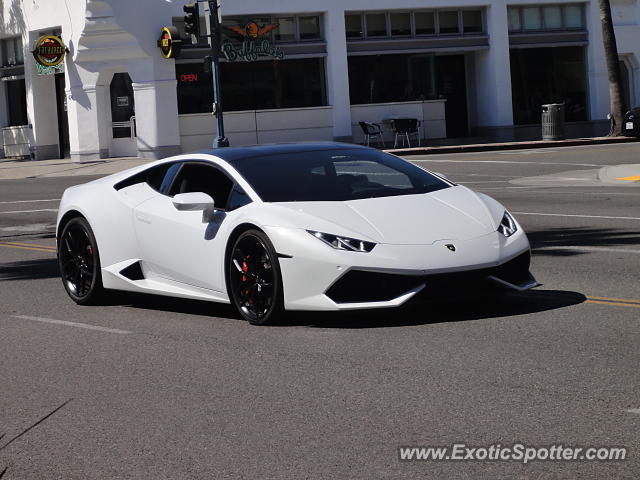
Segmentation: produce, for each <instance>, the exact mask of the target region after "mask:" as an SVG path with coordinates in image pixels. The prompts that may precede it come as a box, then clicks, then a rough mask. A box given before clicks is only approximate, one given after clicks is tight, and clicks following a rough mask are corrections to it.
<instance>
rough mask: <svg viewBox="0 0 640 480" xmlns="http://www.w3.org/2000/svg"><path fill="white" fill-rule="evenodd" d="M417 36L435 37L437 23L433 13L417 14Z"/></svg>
mask: <svg viewBox="0 0 640 480" xmlns="http://www.w3.org/2000/svg"><path fill="white" fill-rule="evenodd" d="M414 15H415V23H416V35H433V34H434V33H436V22H435V19H434V15H433V12H416V13H415V14H414Z"/></svg>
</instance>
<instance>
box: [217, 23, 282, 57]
mask: <svg viewBox="0 0 640 480" xmlns="http://www.w3.org/2000/svg"><path fill="white" fill-rule="evenodd" d="M227 28H228V29H229V30H231V31H232V32H234V33H236V34H237V35H239V36H240V37H241V38H242V39H243V41H242V44H241V45H237V44H233V43H231V42H230V41H226V42H224V43H223V44H222V54H223V55H224V57H225V58H226V59H227V61H229V62H237V61H245V62H253V61H255V60H257V59H258V57H261V56H262V57H273V58H275V59H277V60H282V59H283V58H284V51H282V49H281V48H280V47H277V46H275V45H273V44H272V43H271V42H270V41H269V40H267V39H261V38H262V37H264V36H265V35H267V34H268V33H269V32H271V31H272V30H275V29H276V28H278V25H269V24H267V25H263V26H260V25H258V24H257V23H256V22H249V23H247V24H245V25H244V26H242V27H241V26H237V25H234V26H231V27H227Z"/></svg>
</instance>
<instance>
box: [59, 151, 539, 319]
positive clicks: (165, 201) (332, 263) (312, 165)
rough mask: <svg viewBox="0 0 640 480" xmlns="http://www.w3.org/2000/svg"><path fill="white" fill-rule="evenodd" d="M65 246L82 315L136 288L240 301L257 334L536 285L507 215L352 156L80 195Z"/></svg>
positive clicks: (148, 169)
mask: <svg viewBox="0 0 640 480" xmlns="http://www.w3.org/2000/svg"><path fill="white" fill-rule="evenodd" d="M57 240H58V242H57V244H58V261H59V267H60V272H61V276H62V280H63V283H64V287H65V289H66V291H67V293H68V294H69V296H70V297H71V298H72V299H73V300H74V301H75V302H77V303H79V304H90V303H94V302H95V301H96V300H97V299H98V298H99V297H100V296H101V294H103V293H104V290H106V289H114V290H128V291H134V292H145V293H153V294H160V295H169V296H175V297H184V298H192V299H200V300H210V301H215V302H223V303H233V304H234V305H235V306H236V307H237V308H238V310H239V312H240V314H241V315H242V316H243V317H244V318H245V319H247V320H248V321H249V322H251V323H254V324H265V323H268V322H270V321H274V320H275V319H276V318H277V317H278V315H279V314H280V313H282V311H283V310H347V309H363V308H380V307H396V306H399V305H402V304H404V303H405V302H407V301H408V300H410V299H411V298H412V297H415V296H420V297H423V296H424V297H426V298H429V297H431V298H433V297H436V298H442V296H443V295H446V296H449V297H451V296H452V297H457V296H463V295H467V294H469V293H475V292H478V291H481V290H483V289H485V288H488V287H495V288H502V289H506V290H509V289H511V290H517V291H522V290H527V289H529V288H532V287H535V286H537V283H536V281H535V279H534V278H533V277H532V275H531V274H530V273H529V261H530V249H529V242H528V240H527V237H526V235H525V233H524V232H523V231H522V228H521V227H520V225H519V224H518V222H517V221H516V220H515V219H514V218H513V217H512V216H511V215H510V214H509V212H508V211H507V210H506V209H505V208H504V207H503V206H502V205H500V203H498V202H497V201H495V200H493V199H492V198H490V197H488V196H486V195H483V194H480V193H475V192H473V191H471V190H469V189H468V188H465V187H463V186H460V185H456V184H454V183H452V182H450V181H448V180H447V179H446V178H444V177H443V176H441V175H438V174H435V173H431V172H428V171H426V170H423V169H421V168H419V167H417V166H415V165H413V164H411V163H409V162H406V161H404V160H402V159H401V158H398V157H396V156H393V155H390V154H386V153H383V152H380V151H377V150H373V149H369V148H365V147H359V146H354V145H345V144H337V143H314V144H289V145H268V146H256V147H248V148H225V149H218V150H212V151H208V152H203V153H198V154H191V155H181V156H177V157H172V158H167V159H164V160H160V161H157V162H154V163H149V164H147V165H144V166H141V167H137V168H134V169H131V170H128V171H125V172H121V173H118V174H115V175H111V176H108V177H105V178H102V179H99V180H96V181H93V182H90V183H87V184H85V185H80V186H76V187H72V188H69V189H67V190H66V191H65V193H64V195H63V197H62V201H61V204H60V211H59V214H58V223H57Z"/></svg>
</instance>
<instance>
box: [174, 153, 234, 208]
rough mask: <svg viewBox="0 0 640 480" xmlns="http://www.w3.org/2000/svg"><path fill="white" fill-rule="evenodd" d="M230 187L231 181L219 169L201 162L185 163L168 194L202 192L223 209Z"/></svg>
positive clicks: (231, 185)
mask: <svg viewBox="0 0 640 480" xmlns="http://www.w3.org/2000/svg"><path fill="white" fill-rule="evenodd" d="M231 187H233V182H232V181H231V179H230V178H229V177H228V176H227V175H226V174H225V173H224V172H222V171H221V170H218V169H217V168H215V167H212V166H209V165H205V164H202V163H187V164H185V165H184V166H183V167H182V168H181V169H180V172H179V173H178V175H177V176H176V179H175V180H174V182H173V184H172V186H171V190H170V191H169V195H170V196H174V195H177V194H178V193H191V192H203V193H206V194H207V195H209V196H210V197H211V198H213V201H214V202H215V205H216V207H217V208H220V209H224V208H226V206H227V200H228V199H229V194H230V193H231Z"/></svg>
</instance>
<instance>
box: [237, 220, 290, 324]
mask: <svg viewBox="0 0 640 480" xmlns="http://www.w3.org/2000/svg"><path fill="white" fill-rule="evenodd" d="M228 262H229V264H228V290H229V298H230V299H231V301H232V302H233V304H234V305H235V307H236V308H237V309H238V312H239V313H240V315H242V317H243V318H244V319H245V320H247V321H248V322H249V323H251V324H252V325H267V324H273V323H275V322H276V321H278V320H279V319H280V318H281V317H282V315H283V313H284V307H283V305H284V300H283V299H284V295H283V288H282V274H281V272H280V263H279V262H278V255H277V253H276V251H275V249H274V248H273V244H272V243H271V241H270V240H269V237H267V235H266V234H265V233H264V232H262V231H260V230H247V231H246V232H243V233H242V234H241V235H240V236H239V237H238V238H237V239H236V241H235V242H234V243H233V247H232V249H231V254H230V255H229V260H228Z"/></svg>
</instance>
